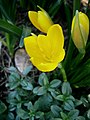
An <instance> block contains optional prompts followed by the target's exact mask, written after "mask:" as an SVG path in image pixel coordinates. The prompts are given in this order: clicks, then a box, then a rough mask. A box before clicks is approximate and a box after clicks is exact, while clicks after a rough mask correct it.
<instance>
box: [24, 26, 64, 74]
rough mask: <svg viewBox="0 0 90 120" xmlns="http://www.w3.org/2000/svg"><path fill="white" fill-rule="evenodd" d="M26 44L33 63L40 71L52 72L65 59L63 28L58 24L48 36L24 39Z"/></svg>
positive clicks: (50, 29) (50, 30)
mask: <svg viewBox="0 0 90 120" xmlns="http://www.w3.org/2000/svg"><path fill="white" fill-rule="evenodd" d="M24 44H25V49H26V51H27V53H28V55H29V56H30V57H31V58H30V60H31V62H32V63H33V65H34V66H36V67H37V69H39V70H40V71H43V72H49V71H52V70H54V69H55V68H56V67H57V66H58V63H59V62H61V61H62V60H63V59H64V56H65V50H64V49H63V46H64V36H63V32H62V28H61V26H60V25H58V24H54V25H52V26H51V27H50V28H49V30H48V33H47V35H38V36H35V35H34V36H29V37H26V38H24Z"/></svg>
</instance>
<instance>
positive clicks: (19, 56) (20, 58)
mask: <svg viewBox="0 0 90 120" xmlns="http://www.w3.org/2000/svg"><path fill="white" fill-rule="evenodd" d="M14 58H15V59H14V60H15V65H16V67H17V69H18V70H19V71H20V72H21V73H22V72H23V71H24V70H25V69H26V68H27V67H28V66H30V65H31V66H32V64H31V62H30V60H29V56H28V55H27V53H26V51H25V50H24V49H18V50H17V51H16V52H15V57H14Z"/></svg>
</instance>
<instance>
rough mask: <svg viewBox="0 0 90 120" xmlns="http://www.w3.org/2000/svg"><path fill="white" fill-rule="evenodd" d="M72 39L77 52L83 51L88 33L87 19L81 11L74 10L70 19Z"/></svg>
mask: <svg viewBox="0 0 90 120" xmlns="http://www.w3.org/2000/svg"><path fill="white" fill-rule="evenodd" d="M71 32H72V39H73V41H74V44H75V46H76V47H77V48H78V50H79V52H81V53H85V47H86V43H87V39H88V35H89V19H88V17H87V16H86V15H85V14H84V13H82V12H78V11H76V15H75V16H74V18H73V21H72V28H71Z"/></svg>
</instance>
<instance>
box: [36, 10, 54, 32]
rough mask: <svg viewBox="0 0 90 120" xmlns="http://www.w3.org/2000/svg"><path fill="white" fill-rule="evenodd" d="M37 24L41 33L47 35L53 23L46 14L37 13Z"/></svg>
mask: <svg viewBox="0 0 90 120" xmlns="http://www.w3.org/2000/svg"><path fill="white" fill-rule="evenodd" d="M38 23H39V25H40V27H41V28H42V30H43V31H42V32H45V33H47V31H48V29H49V27H50V26H51V25H53V22H52V20H51V18H50V17H49V15H48V14H47V13H46V12H43V11H38Z"/></svg>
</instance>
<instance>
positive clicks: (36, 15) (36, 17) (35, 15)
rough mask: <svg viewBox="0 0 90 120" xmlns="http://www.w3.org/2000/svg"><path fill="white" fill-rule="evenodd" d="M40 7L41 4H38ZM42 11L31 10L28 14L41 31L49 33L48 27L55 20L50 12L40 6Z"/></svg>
mask: <svg viewBox="0 0 90 120" xmlns="http://www.w3.org/2000/svg"><path fill="white" fill-rule="evenodd" d="M38 7H39V6H38ZM39 8H40V10H41V11H38V12H35V11H29V12H28V16H29V19H30V21H31V22H32V24H33V25H34V26H35V27H36V28H37V29H39V30H40V31H42V32H44V33H47V31H48V29H49V28H50V27H51V26H52V25H53V22H52V20H51V18H50V16H49V15H48V13H47V12H46V11H45V10H44V9H42V8H41V7H39Z"/></svg>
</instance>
